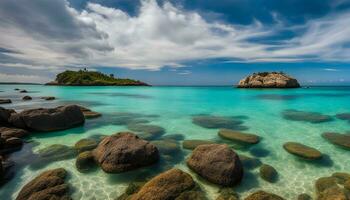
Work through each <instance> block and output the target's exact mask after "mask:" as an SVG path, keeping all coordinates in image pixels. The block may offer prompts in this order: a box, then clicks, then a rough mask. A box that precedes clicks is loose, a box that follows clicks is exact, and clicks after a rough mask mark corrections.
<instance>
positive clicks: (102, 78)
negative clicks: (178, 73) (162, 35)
mask: <svg viewBox="0 0 350 200" xmlns="http://www.w3.org/2000/svg"><path fill="white" fill-rule="evenodd" d="M45 85H61V86H149V85H148V84H147V83H144V82H141V81H138V80H132V79H122V78H115V77H114V75H113V74H110V75H106V74H103V73H101V72H96V71H88V70H86V69H84V70H79V71H71V70H66V71H64V72H62V73H59V74H57V75H56V80H55V81H52V82H49V83H46V84H45Z"/></svg>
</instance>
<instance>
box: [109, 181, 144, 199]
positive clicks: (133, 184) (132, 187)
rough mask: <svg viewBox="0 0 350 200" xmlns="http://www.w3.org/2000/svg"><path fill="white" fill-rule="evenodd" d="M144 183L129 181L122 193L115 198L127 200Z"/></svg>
mask: <svg viewBox="0 0 350 200" xmlns="http://www.w3.org/2000/svg"><path fill="white" fill-rule="evenodd" d="M144 185H145V182H131V183H130V184H129V185H128V187H127V188H126V189H125V192H124V193H123V194H122V195H120V196H119V197H118V198H117V199H116V200H129V199H130V197H131V195H133V194H135V193H137V192H138V191H139V190H140V189H141V187H142V186H144Z"/></svg>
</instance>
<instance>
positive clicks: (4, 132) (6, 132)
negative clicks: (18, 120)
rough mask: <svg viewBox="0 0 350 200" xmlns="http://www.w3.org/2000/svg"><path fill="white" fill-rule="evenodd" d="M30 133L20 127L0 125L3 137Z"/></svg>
mask: <svg viewBox="0 0 350 200" xmlns="http://www.w3.org/2000/svg"><path fill="white" fill-rule="evenodd" d="M28 134H29V132H28V131H26V130H23V129H19V128H8V127H0V135H1V137H2V138H5V139H8V138H11V137H17V138H22V137H25V136H27V135H28Z"/></svg>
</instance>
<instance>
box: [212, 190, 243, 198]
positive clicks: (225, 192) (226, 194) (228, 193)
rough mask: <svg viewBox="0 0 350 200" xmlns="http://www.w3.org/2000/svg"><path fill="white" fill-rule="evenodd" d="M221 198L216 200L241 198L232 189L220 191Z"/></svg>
mask: <svg viewBox="0 0 350 200" xmlns="http://www.w3.org/2000/svg"><path fill="white" fill-rule="evenodd" d="M219 193H220V194H219V196H218V197H217V198H216V200H239V196H238V194H237V193H236V192H234V191H233V190H232V188H224V189H221V190H220V191H219Z"/></svg>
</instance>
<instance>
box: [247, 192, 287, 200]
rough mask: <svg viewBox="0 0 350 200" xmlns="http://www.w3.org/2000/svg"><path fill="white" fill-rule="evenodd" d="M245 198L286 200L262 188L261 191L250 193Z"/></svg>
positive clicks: (252, 199) (250, 199) (253, 199)
mask: <svg viewBox="0 0 350 200" xmlns="http://www.w3.org/2000/svg"><path fill="white" fill-rule="evenodd" d="M245 200H284V198H282V197H280V196H278V195H276V194H272V193H268V192H265V191H262V190H260V191H257V192H254V193H253V194H250V195H249V196H247V197H246V198H245Z"/></svg>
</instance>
